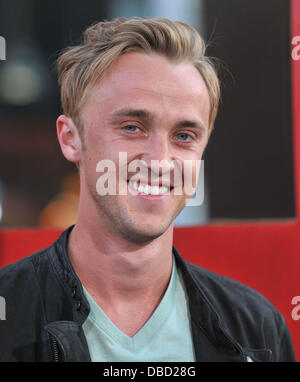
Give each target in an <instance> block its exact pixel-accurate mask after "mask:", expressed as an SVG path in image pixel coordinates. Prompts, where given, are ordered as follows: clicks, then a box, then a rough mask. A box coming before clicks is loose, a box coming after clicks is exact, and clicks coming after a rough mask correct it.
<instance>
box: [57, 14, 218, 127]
mask: <svg viewBox="0 0 300 382" xmlns="http://www.w3.org/2000/svg"><path fill="white" fill-rule="evenodd" d="M205 48H206V47H205V43H204V41H203V39H202V38H201V37H200V35H199V34H198V32H197V31H196V30H195V29H194V28H192V27H191V26H189V25H187V24H185V23H183V22H179V21H171V20H169V19H166V18H161V17H154V18H150V19H141V18H130V19H126V18H115V19H113V20H111V21H103V22H98V23H96V24H94V25H92V26H90V27H88V28H87V29H86V30H85V31H84V33H83V41H82V43H81V44H80V45H77V46H71V47H68V48H66V49H65V50H64V51H63V52H62V54H61V55H60V56H59V58H58V61H57V66H58V73H59V78H58V82H59V84H60V87H61V104H62V108H63V112H64V114H65V115H67V116H69V117H71V118H72V119H73V121H74V123H75V124H76V125H77V127H78V129H79V131H80V132H81V130H82V126H81V120H80V110H81V108H82V106H83V104H84V101H85V99H86V96H87V93H88V90H89V89H91V88H92V87H93V86H94V85H95V84H96V83H97V82H98V81H99V80H100V79H101V77H102V76H103V74H104V73H105V71H106V70H107V69H108V68H109V67H110V66H111V65H112V64H113V63H114V62H115V61H116V60H117V59H118V58H119V57H120V56H121V55H122V54H124V53H127V52H132V51H142V52H145V53H152V52H155V53H158V54H162V55H164V56H166V57H167V58H168V59H169V60H171V61H173V62H176V63H191V64H192V65H194V67H195V68H196V69H197V70H198V71H199V72H200V74H201V75H202V78H203V79H204V81H205V84H206V86H207V89H208V94H209V99H210V115H209V130H210V131H211V129H212V127H213V124H214V120H215V117H216V114H217V109H218V104H219V98H220V85H219V80H218V77H217V74H216V70H215V67H214V65H213V63H212V61H211V60H210V59H209V58H208V57H207V56H205Z"/></svg>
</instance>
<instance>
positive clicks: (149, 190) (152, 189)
mask: <svg viewBox="0 0 300 382" xmlns="http://www.w3.org/2000/svg"><path fill="white" fill-rule="evenodd" d="M130 185H131V186H132V187H133V188H134V189H135V190H136V191H138V192H140V193H143V194H146V195H161V194H165V193H166V192H168V191H169V188H168V187H166V186H163V187H158V186H149V184H140V185H138V182H137V181H135V182H130Z"/></svg>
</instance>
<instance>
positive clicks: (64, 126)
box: [56, 115, 81, 163]
mask: <svg viewBox="0 0 300 382" xmlns="http://www.w3.org/2000/svg"><path fill="white" fill-rule="evenodd" d="M56 129H57V138H58V141H59V144H60V148H61V151H62V153H63V155H64V157H65V158H66V159H67V160H68V161H70V162H73V163H78V162H80V159H81V139H80V135H79V132H78V129H77V127H76V126H75V124H74V122H73V120H72V119H71V118H69V117H67V116H65V115H60V116H59V117H58V118H57V121H56Z"/></svg>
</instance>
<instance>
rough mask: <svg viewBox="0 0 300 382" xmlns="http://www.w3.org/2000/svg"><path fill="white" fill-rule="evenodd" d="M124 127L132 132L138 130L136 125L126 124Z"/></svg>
mask: <svg viewBox="0 0 300 382" xmlns="http://www.w3.org/2000/svg"><path fill="white" fill-rule="evenodd" d="M123 129H124V130H126V131H129V132H131V133H135V132H136V131H137V129H138V127H137V126H134V125H127V126H124V127H123Z"/></svg>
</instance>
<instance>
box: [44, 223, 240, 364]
mask: <svg viewBox="0 0 300 382" xmlns="http://www.w3.org/2000/svg"><path fill="white" fill-rule="evenodd" d="M73 227H74V225H73V226H71V227H69V228H68V229H66V230H65V231H64V232H63V233H62V234H61V236H60V237H59V239H58V240H57V241H56V242H55V243H54V245H53V246H51V247H50V251H52V253H51V256H50V259H51V261H52V264H53V266H54V268H55V271H56V274H57V275H58V277H59V278H60V280H61V281H62V283H63V285H64V287H65V290H66V292H67V293H68V295H69V298H70V300H71V305H72V317H73V321H75V323H76V324H77V325H78V326H82V324H83V322H84V321H85V320H86V318H87V316H88V314H89V312H90V306H89V303H88V301H87V299H86V297H85V295H84V292H83V288H82V284H81V282H80V280H79V278H78V276H77V275H76V273H75V271H74V269H73V266H72V264H71V262H70V259H69V256H68V254H67V246H68V237H69V234H70V232H71V231H72V229H73ZM173 253H174V256H175V260H176V264H177V266H178V267H179V268H180V269H181V272H182V277H183V280H184V283H185V287H186V291H187V294H188V297H189V310H190V317H191V329H192V336H193V339H194V349H195V355H196V360H197V361H211V360H215V361H243V360H246V356H245V355H244V354H243V350H242V348H241V346H240V345H239V344H238V343H237V342H236V341H234V340H233V339H232V338H231V337H230V335H229V333H227V332H226V330H225V329H224V328H223V324H222V320H221V318H220V317H219V315H218V314H217V312H216V311H215V309H214V307H213V305H212V304H211V302H210V301H209V298H208V297H207V295H206V294H205V293H204V289H205V288H203V287H204V286H202V285H201V280H200V281H199V277H198V278H195V277H194V275H193V267H194V266H193V265H192V264H190V263H189V262H187V261H186V260H184V259H183V258H182V257H181V256H180V254H179V252H178V250H177V249H176V248H175V247H173ZM57 324H58V322H57ZM204 349H205V351H204Z"/></svg>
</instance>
